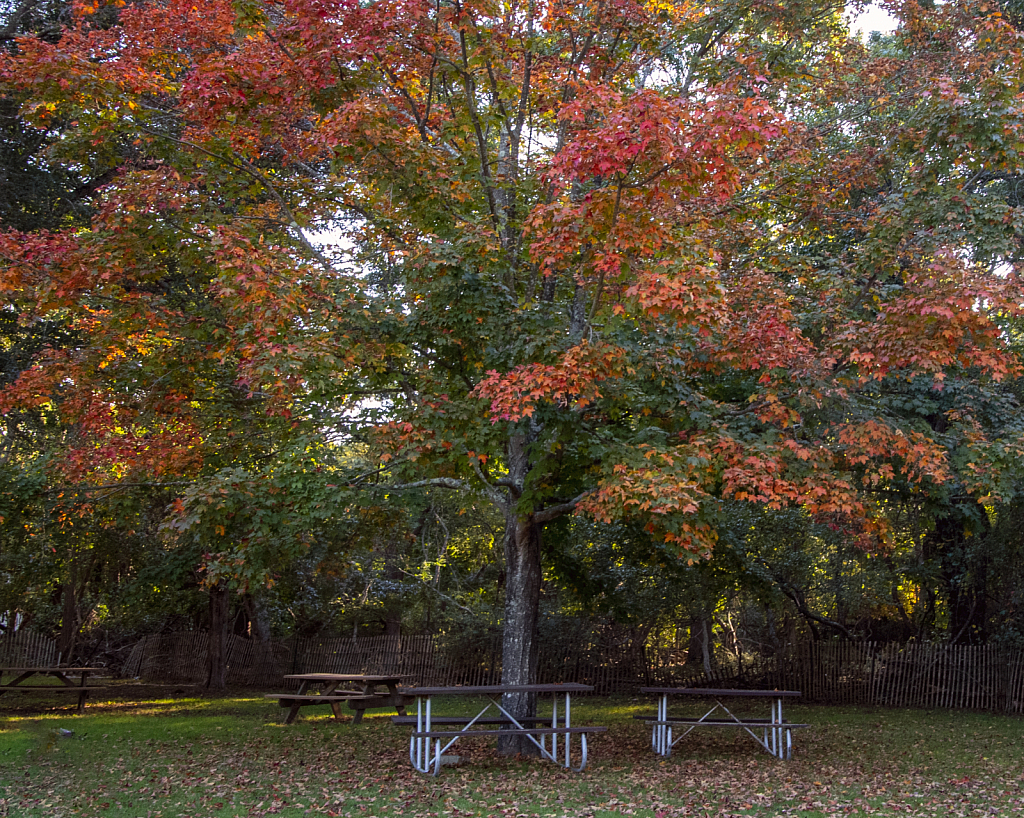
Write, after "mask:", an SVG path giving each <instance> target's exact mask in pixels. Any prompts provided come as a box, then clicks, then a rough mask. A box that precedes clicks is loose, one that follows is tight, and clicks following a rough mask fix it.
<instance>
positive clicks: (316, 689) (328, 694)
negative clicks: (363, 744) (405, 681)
mask: <svg viewBox="0 0 1024 818" xmlns="http://www.w3.org/2000/svg"><path fill="white" fill-rule="evenodd" d="M284 678H286V679H295V680H296V681H298V682H299V689H298V690H297V691H296V692H295V693H264V694H263V695H264V698H267V699H277V703H278V705H280V706H281V707H287V708H289V710H288V717H287V718H286V719H285V722H284V723H285V724H291V723H292V722H293V721H295V719H296V717H297V716H298V715H299V710H300V709H301V708H303V707H307V706H309V705H318V704H327V705H330V707H331V712H332V713H334V718H335V720H337V721H341V703H342V702H345V703H347V704H348V707H349V709H350V710H352V711H353V712H354V715H353V717H352V723H353V724H359V722H361V721H362V720H363V714H364V713H365V712H366V711H367V710H374V709H377V708H381V707H394V708H395V709H396V710H397V711H398V714H399V715H400V716H404V715H405V707H406V705H409V704H411V703H412V701H413V700H412V698H411V697H410V696H407V695H405V694H404V693H403V692H401V691H399V689H398V683H399V682H400V681H401V680H402V677H401V676H374V675H367V674H364V673H292V674H289V675H287V676H285V677H284ZM342 685H349V686H350V687H347V688H345V689H339V688H340V687H341V686H342ZM352 686H354V687H356V688H358V689H352ZM378 687H385V688H387V692H386V693H385V692H383V691H380V692H378V690H377V688H378ZM311 688H312V689H313V690H312V692H310V689H311Z"/></svg>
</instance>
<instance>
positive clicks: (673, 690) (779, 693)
mask: <svg viewBox="0 0 1024 818" xmlns="http://www.w3.org/2000/svg"><path fill="white" fill-rule="evenodd" d="M640 692H641V693H655V694H658V695H662V694H680V695H682V696H715V697H722V698H725V697H726V696H737V697H743V698H773V699H774V698H780V697H784V696H785V697H794V696H802V695H803V694H802V693H801V692H800V691H799V690H727V689H721V688H714V687H641V688H640Z"/></svg>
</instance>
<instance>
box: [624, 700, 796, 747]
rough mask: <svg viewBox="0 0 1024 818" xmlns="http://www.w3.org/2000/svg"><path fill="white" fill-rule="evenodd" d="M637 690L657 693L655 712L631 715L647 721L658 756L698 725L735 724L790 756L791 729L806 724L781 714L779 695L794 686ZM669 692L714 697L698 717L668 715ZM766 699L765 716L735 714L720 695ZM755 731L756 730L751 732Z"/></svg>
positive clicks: (767, 744) (766, 744) (763, 744)
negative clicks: (767, 713)
mask: <svg viewBox="0 0 1024 818" xmlns="http://www.w3.org/2000/svg"><path fill="white" fill-rule="evenodd" d="M640 692H641V693H648V694H653V695H656V696H658V712H657V714H656V715H654V716H634V718H636V719H639V720H641V721H646V722H649V723H650V724H651V745H652V746H653V747H654V751H655V752H656V753H657V754H658V755H661V756H666V757H667V756H669V755H670V754H671V752H672V748H673V747H674V746H675V745H676V744H678V743H679V742H680V741H682V740H683V739H684V738H686V736H688V735H689V734H690V733H692V732H693V731H694V730H696V729H697V728H698V727H739V728H740V729H741V730H745V731H746V732H747V733H749V734H750V736H751V737H752V738H753V739H754V741H756V742H757V743H758V744H760V745H761V747H763V748H764V749H765V750H766V751H767V752H769V753H771V754H772V755H773V756H775V757H776V758H792V757H793V730H795V729H798V728H801V727H809V726H810V725H807V724H794V723H793V722H789V721H786V720H785V719H784V718H783V717H782V701H783V699H794V698H797V697H798V696H800V695H801V694H800V691H798V690H720V689H715V688H704V687H642V688H640ZM671 696H685V697H689V698H704V699H712V700H714V703H715V704H714V706H713V707H712V708H711V709H710V710H708V711H707V712H705V713H704V714H703V715H702V716H699V717H696V718H695V717H684V716H671V715H669V712H668V701H669V697H671ZM730 698H733V699H747V700H749V699H760V700H764V699H768V700H769V701H770V705H771V715H770V716H769V718H767V719H761V718H748V717H742V718H741V717H739V716H737V715H736V714H734V713H733V712H732V710H730V709H729V708H728V707H727V706H726V705H725V704H724V703H723V701H722V700H723V699H730ZM675 727H678V728H679V729H680V730H681V735H678V736H676V737H675V738H673V728H675ZM755 731H756V732H755Z"/></svg>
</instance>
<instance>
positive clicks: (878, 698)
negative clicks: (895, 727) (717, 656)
mask: <svg viewBox="0 0 1024 818" xmlns="http://www.w3.org/2000/svg"><path fill="white" fill-rule="evenodd" d="M763 678H764V680H765V683H766V685H767V686H769V687H773V688H774V687H778V688H780V689H783V688H788V689H791V690H800V691H802V692H803V694H804V698H805V699H806V700H808V701H820V702H831V703H835V704H878V705H889V706H892V707H929V708H954V709H961V708H963V709H971V710H997V711H1006V712H1011V713H1021V712H1024V652H1021V651H1005V650H1000V649H999V648H997V647H995V646H994V645H945V644H930V643H919V642H911V643H908V644H905V645H899V644H894V643H886V644H880V643H875V642H818V643H814V642H811V643H802V644H797V645H793V646H791V647H790V648H788V649H787V650H786V651H785V653H784V654H783V655H782V656H781V657H779V659H778V661H776V662H775V667H774V668H772V669H770V670H768V671H767V672H766V673H765V674H764V677H763Z"/></svg>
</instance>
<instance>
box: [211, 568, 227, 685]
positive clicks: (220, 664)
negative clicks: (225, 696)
mask: <svg viewBox="0 0 1024 818" xmlns="http://www.w3.org/2000/svg"><path fill="white" fill-rule="evenodd" d="M229 602H230V600H229V599H228V588H227V585H225V584H224V583H217V584H216V585H214V586H213V587H212V588H211V589H210V643H209V652H208V654H207V664H208V667H207V676H206V686H207V687H208V688H210V689H211V690H223V689H224V688H225V687H227V675H228V673H227V670H228V625H229V617H228V608H229Z"/></svg>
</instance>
